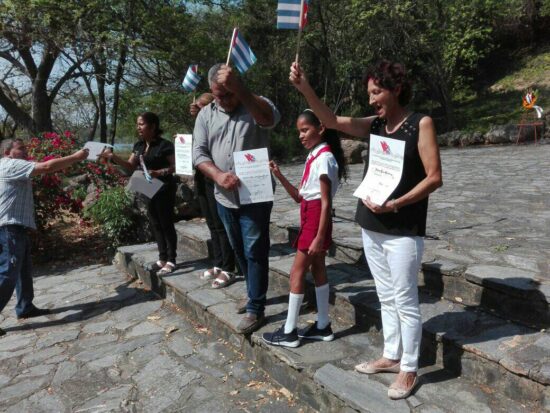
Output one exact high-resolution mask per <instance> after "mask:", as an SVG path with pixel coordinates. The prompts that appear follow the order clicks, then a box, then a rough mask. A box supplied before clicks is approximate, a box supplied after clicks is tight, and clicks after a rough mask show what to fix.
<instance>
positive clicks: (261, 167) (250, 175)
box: [233, 148, 273, 205]
mask: <svg viewBox="0 0 550 413" xmlns="http://www.w3.org/2000/svg"><path fill="white" fill-rule="evenodd" d="M233 161H234V162H235V174H236V175H237V176H238V177H239V181H240V185H239V199H240V201H241V205H247V204H256V203H258V202H268V201H273V185H272V183H271V171H270V170H269V154H268V153H267V148H261V149H251V150H248V151H240V152H233Z"/></svg>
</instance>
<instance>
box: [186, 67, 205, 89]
mask: <svg viewBox="0 0 550 413" xmlns="http://www.w3.org/2000/svg"><path fill="white" fill-rule="evenodd" d="M198 71H199V66H198V65H191V66H189V69H187V74H186V75H185V79H183V83H182V86H183V88H184V89H185V90H186V91H187V92H192V91H193V90H195V89H196V88H197V86H198V84H199V82H200V80H201V77H200V76H199V74H198V73H197V72H198Z"/></svg>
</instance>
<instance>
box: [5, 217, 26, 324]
mask: <svg viewBox="0 0 550 413" xmlns="http://www.w3.org/2000/svg"><path fill="white" fill-rule="evenodd" d="M13 290H16V293H17V305H16V306H15V312H16V314H17V315H22V314H25V313H27V312H29V311H30V310H31V309H32V300H33V298H34V289H33V285H32V270H31V243H30V240H29V237H28V235H27V230H26V229H25V227H23V226H21V225H5V226H2V227H0V312H1V311H2V310H3V309H4V307H5V306H6V304H7V303H8V301H9V300H10V298H11V296H12V295H13Z"/></svg>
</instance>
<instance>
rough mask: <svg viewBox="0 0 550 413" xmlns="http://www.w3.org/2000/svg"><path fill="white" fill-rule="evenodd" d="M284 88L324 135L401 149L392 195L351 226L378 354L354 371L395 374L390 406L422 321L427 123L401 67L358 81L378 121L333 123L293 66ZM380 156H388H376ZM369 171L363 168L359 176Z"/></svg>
mask: <svg viewBox="0 0 550 413" xmlns="http://www.w3.org/2000/svg"><path fill="white" fill-rule="evenodd" d="M290 81H291V82H292V84H293V85H294V86H295V87H296V88H297V89H298V90H299V91H300V92H301V93H302V94H303V95H304V96H305V98H306V99H307V101H308V103H309V105H310V106H311V108H312V109H313V110H314V111H315V113H316V114H317V116H318V117H319V119H320V120H321V122H323V124H324V125H325V126H326V127H327V128H330V129H337V130H340V131H342V132H344V133H346V134H347V135H351V136H357V137H361V138H366V139H367V141H368V142H369V150H370V151H372V150H379V149H380V148H373V147H372V145H370V142H371V136H372V135H378V136H380V137H382V138H381V139H382V140H381V141H380V144H381V145H384V144H386V145H387V144H388V143H389V144H391V143H392V140H394V141H395V142H396V141H402V142H404V143H405V148H404V155H403V173H402V176H401V180H400V182H399V184H398V186H397V188H396V189H395V190H394V191H393V193H392V194H391V195H390V197H389V198H388V199H387V200H386V201H385V202H384V203H383V204H382V205H377V204H375V203H374V202H372V201H371V200H370V199H369V198H368V197H367V199H362V200H359V202H358V206H357V214H356V216H355V219H356V221H357V223H358V224H359V225H360V226H361V228H362V230H361V231H362V237H363V246H364V250H365V256H366V258H367V262H368V264H369V269H370V271H371V273H372V276H373V278H374V282H375V285H376V292H377V294H378V298H379V300H380V304H381V313H382V327H383V332H384V353H383V355H382V357H381V358H379V359H378V360H375V361H371V362H366V363H361V364H359V365H357V366H356V367H355V368H356V370H357V371H359V372H361V373H365V374H375V373H380V372H395V373H398V375H397V377H396V379H395V381H394V383H393V384H392V385H391V386H390V388H389V390H388V396H389V397H390V398H392V399H402V398H405V397H408V396H409V395H410V394H411V392H412V390H413V389H414V387H415V385H416V384H417V382H418V380H417V370H418V357H419V353H420V340H421V337H422V318H421V316H420V308H419V304H418V285H417V277H418V271H419V269H420V264H421V260H422V253H423V248H424V239H423V237H424V235H425V231H426V216H427V210H428V196H429V194H430V193H432V192H433V191H435V190H436V189H437V188H439V187H440V186H441V185H442V175H441V161H440V157H439V148H438V145H437V139H436V134H435V128H434V124H433V121H432V119H431V118H430V117H429V116H425V115H422V114H420V113H414V112H411V111H410V110H409V109H408V108H407V107H406V105H407V104H408V103H409V100H410V98H411V94H412V93H411V90H412V88H411V84H410V82H409V81H408V79H407V76H406V72H405V68H404V66H403V65H401V64H399V63H395V62H389V61H381V62H380V63H378V64H377V65H375V66H373V67H372V68H371V69H370V70H369V71H368V72H367V74H366V76H365V77H364V86H365V88H366V90H367V93H368V94H369V103H370V105H371V106H372V107H373V108H374V110H375V112H376V115H375V116H370V117H364V118H350V117H344V116H336V115H335V114H334V113H333V112H332V111H331V110H330V109H329V108H328V107H327V106H326V105H325V104H324V103H323V102H322V101H321V100H320V99H319V98H318V97H317V96H316V94H315V92H314V91H313V89H312V88H311V86H310V85H309V83H308V82H307V79H306V78H305V76H304V73H303V71H302V69H301V68H300V67H299V65H297V64H293V65H292V67H291V72H290ZM382 150H384V151H386V150H387V148H382ZM367 169H368V165H367V166H366V168H365V173H366V171H367Z"/></svg>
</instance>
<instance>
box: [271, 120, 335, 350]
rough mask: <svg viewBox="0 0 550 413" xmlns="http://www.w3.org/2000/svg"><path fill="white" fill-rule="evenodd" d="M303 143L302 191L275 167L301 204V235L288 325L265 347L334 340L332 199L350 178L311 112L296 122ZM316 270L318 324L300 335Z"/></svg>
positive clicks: (331, 132)
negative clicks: (328, 263)
mask: <svg viewBox="0 0 550 413" xmlns="http://www.w3.org/2000/svg"><path fill="white" fill-rule="evenodd" d="M296 127H297V128H298V131H299V133H300V137H299V138H300V141H301V142H302V145H304V147H305V148H306V149H308V150H309V151H310V152H309V155H308V157H307V160H306V165H305V168H304V173H303V176H302V180H301V183H300V187H299V188H296V187H295V186H293V185H292V184H291V183H290V182H289V181H288V180H287V179H286V178H285V176H284V175H283V174H282V173H281V171H280V170H279V167H278V166H277V165H276V164H275V162H273V161H271V163H270V167H271V171H272V172H273V175H275V177H277V179H278V180H279V181H280V182H281V184H282V185H283V187H284V188H285V189H286V191H287V192H288V194H289V195H290V196H291V197H292V198H293V199H294V200H295V201H296V202H299V203H300V232H299V234H298V238H297V240H296V242H295V247H296V248H297V252H296V257H295V258H294V263H293V264H292V269H291V270H290V295H289V300H288V313H287V319H286V323H285V324H283V325H282V326H281V328H279V329H278V330H276V331H274V332H273V333H264V334H263V339H264V341H265V342H266V343H268V344H271V345H275V346H284V347H298V346H299V345H300V339H309V340H322V341H331V340H333V339H334V334H333V333H332V328H331V326H330V319H329V315H328V308H329V303H328V299H329V285H328V281H327V274H326V267H325V255H326V252H327V250H328V248H329V246H330V244H331V243H332V217H331V212H332V198H333V197H334V195H335V194H336V190H337V189H338V184H339V181H340V179H341V178H342V177H344V178H345V177H346V167H345V162H344V154H343V151H342V146H341V145H340V139H339V138H338V135H337V133H336V131H335V130H330V129H326V128H325V126H324V125H323V124H322V123H321V122H320V121H319V119H318V118H317V116H316V115H315V113H313V111H312V110H310V109H306V110H305V111H304V112H303V113H302V114H301V115H300V116H299V117H298V120H297V121H296ZM310 267H311V272H312V274H313V278H314V279H315V295H316V298H317V321H316V322H315V323H314V324H312V325H311V326H310V327H309V328H307V329H306V330H304V331H300V332H299V333H298V330H297V323H298V316H299V313H300V307H301V305H302V301H303V299H304V290H305V276H306V272H307V270H308V269H309V268H310Z"/></svg>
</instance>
